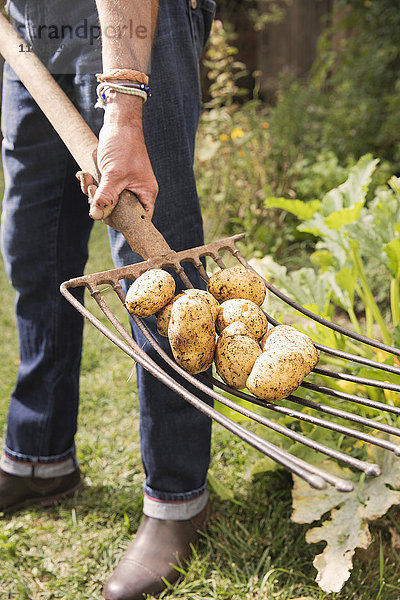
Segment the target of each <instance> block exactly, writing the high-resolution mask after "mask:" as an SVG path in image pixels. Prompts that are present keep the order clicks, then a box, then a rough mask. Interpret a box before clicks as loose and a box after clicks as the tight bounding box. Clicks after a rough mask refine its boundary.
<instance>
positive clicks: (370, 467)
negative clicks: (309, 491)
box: [203, 374, 381, 477]
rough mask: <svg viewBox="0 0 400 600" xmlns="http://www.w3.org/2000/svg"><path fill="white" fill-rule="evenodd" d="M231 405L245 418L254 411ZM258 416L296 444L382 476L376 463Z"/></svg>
mask: <svg viewBox="0 0 400 600" xmlns="http://www.w3.org/2000/svg"><path fill="white" fill-rule="evenodd" d="M203 378H204V379H206V380H207V381H209V382H210V383H212V384H213V385H216V386H218V387H220V388H221V389H223V390H225V391H226V392H228V393H232V388H231V387H229V386H228V385H227V384H226V383H223V382H222V381H220V380H218V379H215V377H211V376H210V375H208V374H203ZM236 395H237V394H236ZM227 400H228V399H227ZM231 404H232V405H233V406H232V407H233V408H234V410H236V411H237V412H240V413H241V414H243V415H245V416H247V412H252V411H248V409H245V408H244V407H242V406H241V405H240V404H236V403H234V402H231ZM227 406H229V404H227ZM261 406H263V408H264V407H265V406H264V404H261ZM266 408H270V407H269V406H268V407H266ZM253 414H255V413H253ZM258 416H259V419H257V422H258V423H260V424H261V425H266V426H267V427H269V428H270V429H273V430H274V431H277V432H278V433H281V434H282V435H285V436H287V437H288V438H290V439H293V440H295V441H296V442H299V443H301V444H304V445H305V446H308V447H310V448H312V449H313V450H316V451H317V452H321V453H322V454H326V455H327V456H330V457H332V458H334V459H335V460H338V461H341V462H344V463H345V464H347V465H349V466H351V467H353V468H355V469H359V470H360V471H364V473H365V474H366V475H368V476H370V477H378V475H380V474H381V469H380V467H379V465H377V464H375V463H369V462H366V461H363V460H360V459H358V458H353V457H352V456H349V455H347V454H344V453H343V452H340V450H335V449H333V448H330V447H329V446H325V445H324V444H321V443H320V442H317V441H315V440H312V439H310V438H308V437H307V436H305V435H303V434H302V433H298V432H297V431H293V430H292V429H289V428H288V427H285V426H284V425H280V424H279V423H275V421H271V420H270V419H267V418H266V417H261V416H260V415H258Z"/></svg>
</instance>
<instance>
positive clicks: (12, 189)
mask: <svg viewBox="0 0 400 600" xmlns="http://www.w3.org/2000/svg"><path fill="white" fill-rule="evenodd" d="M62 4H63V3H62V2H61V0H55V1H54V2H53V3H37V2H36V1H35V0H15V2H10V3H9V10H10V12H11V15H12V16H13V17H14V19H15V20H16V22H17V23H20V24H21V25H22V26H23V27H24V28H25V29H24V31H25V37H26V39H27V40H28V41H29V42H33V43H34V49H35V50H36V51H37V52H38V53H39V54H40V55H41V56H42V59H43V60H44V62H46V63H47V64H48V65H49V66H50V67H51V68H52V69H53V72H54V69H55V68H57V64H56V61H58V64H60V65H62V67H63V71H64V74H63V75H57V76H56V79H57V80H58V81H59V83H60V85H62V87H63V88H64V90H65V91H66V92H67V94H68V95H69V97H70V98H71V99H72V100H73V102H74V103H75V104H76V106H77V107H78V109H79V110H80V112H81V114H82V115H83V117H84V118H85V120H86V121H87V122H88V124H89V125H90V126H91V128H92V129H93V131H95V133H96V134H97V133H98V131H99V129H100V127H101V123H102V113H101V111H100V110H99V109H94V108H93V105H94V103H95V85H96V84H95V78H94V75H93V74H94V73H95V72H99V71H100V70H101V66H100V64H98V62H97V61H98V58H99V53H98V49H97V51H95V50H92V49H91V48H89V50H90V52H88V46H89V41H88V40H86V46H85V45H84V44H83V42H80V43H81V47H80V48H73V46H72V41H71V42H70V44H65V45H64V46H65V47H64V49H63V51H64V52H70V55H71V56H73V57H76V60H75V59H74V60H75V64H74V65H73V67H74V68H73V69H71V70H69V69H68V68H65V64H63V63H62V52H61V51H59V53H58V55H57V57H56V58H55V55H53V56H48V55H46V58H45V56H44V53H45V51H48V48H45V47H44V45H43V47H41V44H40V43H38V42H36V47H35V40H34V39H33V38H32V35H31V34H32V31H33V25H34V24H35V23H41V22H42V23H43V22H46V21H47V22H51V21H52V19H53V17H54V15H52V14H51V11H52V10H53V11H55V13H57V10H59V12H60V13H61V12H62V10H65V8H64V9H63V7H62ZM192 6H193V7H194V8H192ZM92 8H93V6H89V2H88V12H89V13H91V11H92ZM213 8H214V5H213V2H212V1H211V0H203V2H197V5H195V4H193V3H191V2H189V1H188V0H179V1H178V0H177V1H175V2H168V1H167V0H162V1H161V2H160V13H159V26H158V31H157V35H156V39H155V43H154V48H153V55H152V62H151V71H150V81H151V87H152V91H153V97H152V98H151V99H150V100H149V101H148V102H147V103H146V105H145V107H144V109H145V110H144V132H145V138H146V143H147V147H148V151H149V156H150V160H151V162H152V165H153V169H154V172H155V175H156V178H157V180H158V184H159V189H160V192H159V196H158V199H157V202H156V210H155V214H154V223H155V225H156V226H157V227H158V228H159V229H160V230H161V232H162V233H163V235H164V236H165V238H166V239H167V241H168V243H169V244H170V245H171V247H172V248H174V249H175V250H181V249H184V248H187V247H191V246H196V245H199V244H201V243H202V242H203V238H202V224H201V214H200V209H199V203H198V198H197V194H196V186H195V181H194V176H193V153H194V138H195V133H196V127H197V121H198V116H199V104H200V91H199V81H198V58H199V52H200V50H201V47H202V45H203V42H204V40H205V38H206V37H207V34H208V30H209V26H210V23H211V18H212V12H213ZM75 9H76V15H75V18H76V19H77V20H78V21H77V22H79V19H82V18H86V15H85V14H82V13H81V12H80V11H82V2H78V0H76V2H73V3H71V20H73V19H74V10H75ZM46 11H47V12H46ZM78 13H79V14H78ZM92 18H93V14H92ZM43 20H44V21H43ZM20 31H21V29H20ZM82 44H83V45H82ZM72 71H73V72H72ZM2 122H3V127H2V128H3V136H4V142H3V165H4V172H5V183H6V191H5V196H4V200H3V213H2V222H1V233H2V251H3V257H4V262H5V266H6V270H7V273H8V275H9V277H10V280H11V282H12V284H13V286H14V288H15V290H16V292H17V301H16V315H17V325H18V333H19V343H20V360H21V363H20V366H19V371H18V378H17V383H16V386H15V389H14V391H13V394H12V397H11V400H10V408H9V416H8V426H7V436H6V442H5V449H4V454H3V457H2V460H1V472H0V475H1V477H0V510H10V509H12V508H17V507H18V506H23V505H25V504H27V503H29V502H31V501H32V500H37V501H39V502H41V503H46V502H47V501H49V500H54V499H57V498H60V497H63V496H64V495H68V494H71V493H73V492H74V491H75V489H76V488H77V487H78V486H79V483H80V477H79V468H78V465H77V461H76V457H75V446H74V435H75V433H76V423H77V414H78V398H79V369H80V359H81V350H82V326H83V324H82V319H81V317H80V315H79V314H78V313H77V312H76V311H75V310H74V309H73V308H72V307H71V306H70V305H69V304H68V303H67V302H66V301H65V300H64V299H63V298H62V296H61V295H60V293H59V285H60V283H61V282H62V281H64V280H66V279H69V278H71V277H74V276H77V275H79V274H81V273H82V272H83V269H84V267H85V264H86V260H87V247H88V241H89V236H90V231H91V226H92V222H91V220H90V218H89V217H88V214H87V212H88V208H87V203H86V202H85V199H84V198H83V196H82V194H81V192H80V189H79V184H78V182H77V181H76V179H75V177H74V174H75V172H76V170H77V169H78V167H77V165H76V164H75V163H74V161H73V159H72V158H71V156H70V155H69V153H68V151H67V150H66V148H65V147H64V146H63V144H62V142H61V140H60V139H59V138H58V136H57V135H56V134H55V132H54V131H53V129H52V127H51V126H50V125H49V124H48V122H47V120H46V118H45V117H44V116H43V115H42V114H41V112H40V111H39V109H38V108H37V106H36V104H35V103H34V101H33V100H32V98H31V97H30V96H29V94H28V93H27V91H26V90H25V88H24V86H23V85H22V84H21V82H20V81H19V80H18V78H17V77H16V76H15V74H14V73H13V71H12V70H11V69H10V68H9V67H8V65H6V67H5V72H4V84H3V106H2ZM131 151H134V149H132V150H131ZM110 241H111V250H112V255H113V260H114V262H115V264H116V266H122V265H124V264H129V263H131V262H133V261H137V260H140V257H138V256H135V255H133V254H132V252H131V251H130V249H129V248H128V247H127V244H126V243H125V241H124V240H123V238H122V236H121V235H120V234H118V233H116V232H115V231H113V230H110ZM188 274H189V277H190V278H191V280H192V283H193V284H194V285H195V287H201V285H202V284H201V281H200V278H199V276H198V274H197V272H196V271H195V270H194V268H188ZM149 323H150V326H151V327H153V329H154V319H151V318H150V319H149ZM133 334H134V336H135V338H136V340H137V342H138V343H139V344H140V345H141V346H143V345H144V346H145V347H146V350H147V351H148V352H149V354H150V355H152V357H153V358H155V360H157V361H158V360H159V359H158V356H154V354H155V353H154V350H153V349H152V348H151V347H149V345H148V344H147V343H146V342H145V341H144V340H143V338H142V336H141V334H140V333H139V332H138V331H137V330H136V329H134V330H133ZM160 342H161V343H162V345H163V346H164V347H165V346H166V340H165V339H164V338H162V339H161V340H160ZM137 375H138V389H139V398H140V434H141V450H142V459H143V465H144V469H145V474H146V480H145V484H144V513H145V515H146V516H145V519H144V522H143V524H142V526H141V530H140V532H139V535H138V540H137V542H136V545H135V542H134V545H133V547H132V548H130V550H129V551H128V556H127V557H126V560H125V561H123V562H122V563H121V566H120V567H119V570H118V569H117V572H116V573H115V575H114V576H113V577H112V579H111V581H110V583H109V585H108V586H107V588H106V590H107V591H106V592H105V595H106V597H107V598H110V599H111V598H132V599H133V598H136V597H140V595H141V593H142V592H146V591H149V592H152V593H156V591H157V590H156V589H155V587H158V588H159V587H160V585H161V588H162V586H163V584H162V581H161V577H162V576H163V577H167V576H169V577H170V578H173V575H174V573H166V572H165V565H166V564H168V569H170V566H169V563H170V562H173V559H174V557H175V558H177V560H178V559H184V558H185V557H186V554H187V550H188V548H189V544H190V543H191V542H192V541H194V540H195V538H196V535H197V534H196V533H195V532H196V527H197V525H198V526H201V525H202V524H204V522H205V519H206V513H207V503H208V495H207V491H206V473H207V468H208V463H209V447H210V433H211V426H210V421H209V419H207V418H206V417H205V416H204V415H202V414H201V413H200V412H198V411H196V410H195V409H193V408H192V407H191V406H189V405H188V404H187V403H185V401H184V400H182V399H181V398H180V397H178V396H177V395H176V394H174V393H172V392H171V391H170V390H169V389H168V388H166V387H165V386H163V385H161V384H160V383H159V382H158V381H157V380H155V379H154V378H153V377H151V376H150V375H149V374H148V373H147V372H146V371H145V370H144V369H143V368H142V367H140V366H138V369H137ZM17 488H18V489H17ZM160 528H161V529H160ZM157 531H158V533H157ZM161 531H162V532H163V536H161ZM157 538H158V539H159V540H161V539H163V540H164V542H163V544H162V545H163V548H164V550H165V552H164V551H163V552H162V553H161V554H160V553H159V555H158V556H157V557H155V553H154V551H151V549H150V551H149V545H152V544H154V543H155V540H156V539H157ZM178 538H179V539H178ZM140 544H142V546H140ZM144 547H146V548H147V551H146V552H147V554H146V552H145V551H144ZM138 555H140V556H141V557H144V558H143V560H144V562H145V564H142V562H143V561H142V559H141V560H140V561H139V560H138V558H137V556H138ZM146 556H147V558H146ZM146 561H147V563H148V561H150V562H151V561H153V563H152V564H151V565H150V566H149V564H147V563H146ZM163 565H164V566H163ZM150 567H151V568H150ZM160 570H161V571H163V570H164V572H160ZM146 572H147V575H146ZM161 588H160V589H161ZM158 591H160V590H158Z"/></svg>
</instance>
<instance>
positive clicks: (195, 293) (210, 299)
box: [183, 288, 219, 321]
mask: <svg viewBox="0 0 400 600" xmlns="http://www.w3.org/2000/svg"><path fill="white" fill-rule="evenodd" d="M183 293H184V294H187V295H188V296H190V297H191V298H198V299H199V300H203V301H204V300H205V301H206V302H207V303H208V304H209V306H210V308H211V312H212V316H213V319H214V321H215V319H216V318H217V314H218V307H219V304H218V302H217V300H216V299H215V298H214V296H213V295H212V294H210V292H207V290H197V289H195V288H194V289H188V290H184V292H183Z"/></svg>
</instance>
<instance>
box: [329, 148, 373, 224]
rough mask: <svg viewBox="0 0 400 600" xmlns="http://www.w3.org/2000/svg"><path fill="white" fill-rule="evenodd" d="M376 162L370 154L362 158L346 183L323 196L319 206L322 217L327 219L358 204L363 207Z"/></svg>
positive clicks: (353, 168)
mask: <svg viewBox="0 0 400 600" xmlns="http://www.w3.org/2000/svg"><path fill="white" fill-rule="evenodd" d="M378 162H379V161H378V160H377V159H374V160H372V159H371V155H370V154H366V155H364V156H362V157H361V158H360V160H359V161H358V162H357V164H356V165H354V167H352V168H351V169H350V172H349V176H348V178H347V179H346V181H345V182H344V183H342V184H341V185H339V187H337V188H335V189H334V190H331V191H330V192H328V193H327V194H326V195H325V196H324V198H323V200H322V204H321V209H322V213H323V215H324V216H325V217H327V216H329V215H330V214H332V213H335V212H338V211H341V210H343V209H344V208H353V207H355V206H356V205H358V204H361V206H363V205H364V203H365V198H366V195H367V191H368V185H369V183H370V181H371V176H372V174H373V172H374V171H375V169H376V165H377V164H378Z"/></svg>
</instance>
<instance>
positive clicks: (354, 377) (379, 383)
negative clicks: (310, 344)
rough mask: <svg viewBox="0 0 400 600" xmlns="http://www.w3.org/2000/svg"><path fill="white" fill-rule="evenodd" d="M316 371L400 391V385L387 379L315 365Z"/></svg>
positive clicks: (314, 370) (337, 377)
mask: <svg viewBox="0 0 400 600" xmlns="http://www.w3.org/2000/svg"><path fill="white" fill-rule="evenodd" d="M313 372H314V373H317V374H318V375H324V376H326V377H332V378H334V379H343V380H344V381H351V382H352V383H359V384H360V385H368V386H371V387H376V388H379V389H383V390H391V391H393V392H400V385H397V384H395V383H388V382H386V381H378V380H377V379H367V378H366V377H359V376H357V375H350V374H349V373H338V372H337V371H331V370H328V369H322V368H321V367H314V369H313Z"/></svg>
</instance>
